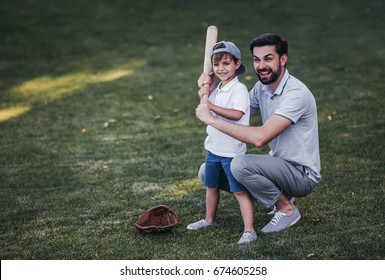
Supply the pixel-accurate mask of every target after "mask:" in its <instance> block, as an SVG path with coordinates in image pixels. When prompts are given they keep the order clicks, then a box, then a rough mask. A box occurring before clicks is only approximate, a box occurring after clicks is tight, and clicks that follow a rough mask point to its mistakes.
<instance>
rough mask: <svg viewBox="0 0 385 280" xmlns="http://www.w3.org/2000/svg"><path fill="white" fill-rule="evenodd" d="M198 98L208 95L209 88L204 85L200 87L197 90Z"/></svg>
mask: <svg viewBox="0 0 385 280" xmlns="http://www.w3.org/2000/svg"><path fill="white" fill-rule="evenodd" d="M198 95H199V98H200V99H202V97H203V96H206V97H208V96H209V89H208V88H206V87H201V88H200V89H199V91H198Z"/></svg>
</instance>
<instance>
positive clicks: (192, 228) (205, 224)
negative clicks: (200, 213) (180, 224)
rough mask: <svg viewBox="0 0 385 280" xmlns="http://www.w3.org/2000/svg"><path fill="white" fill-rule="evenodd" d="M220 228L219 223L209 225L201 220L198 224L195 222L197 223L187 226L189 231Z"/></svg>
mask: <svg viewBox="0 0 385 280" xmlns="http://www.w3.org/2000/svg"><path fill="white" fill-rule="evenodd" d="M217 226H218V223H217V222H215V221H214V222H212V223H207V222H206V220H204V219H203V220H200V221H198V222H195V223H192V224H189V225H188V226H187V229H189V230H197V229H201V228H206V227H217Z"/></svg>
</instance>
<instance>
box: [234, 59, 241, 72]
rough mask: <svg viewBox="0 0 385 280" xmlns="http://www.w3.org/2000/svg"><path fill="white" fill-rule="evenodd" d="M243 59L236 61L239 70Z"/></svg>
mask: <svg viewBox="0 0 385 280" xmlns="http://www.w3.org/2000/svg"><path fill="white" fill-rule="evenodd" d="M241 64H242V61H240V60H238V61H237V63H235V67H236V69H237V70H238V68H239V67H240V66H241Z"/></svg>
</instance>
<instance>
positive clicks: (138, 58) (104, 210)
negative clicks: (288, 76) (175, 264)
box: [0, 0, 385, 259]
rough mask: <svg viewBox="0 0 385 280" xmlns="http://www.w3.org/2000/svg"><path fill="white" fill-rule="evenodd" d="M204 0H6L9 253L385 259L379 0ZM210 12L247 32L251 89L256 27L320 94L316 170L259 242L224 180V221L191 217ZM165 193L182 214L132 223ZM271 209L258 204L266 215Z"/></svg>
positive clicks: (0, 60)
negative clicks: (244, 236)
mask: <svg viewBox="0 0 385 280" xmlns="http://www.w3.org/2000/svg"><path fill="white" fill-rule="evenodd" d="M201 2H202V3H201ZM208 2H210V1H200V0H197V1H191V2H187V3H186V1H177V0H174V1H145V0H143V1H117V0H108V1H107V0H96V1H72V0H66V1H48V0H35V1H20V0H13V1H10V0H4V1H2V3H1V5H0V40H1V44H0V147H1V149H0V209H1V212H0V236H1V238H0V246H1V250H0V257H1V259H384V258H385V245H384V244H385V236H384V232H385V224H384V210H383V205H384V198H385V185H384V178H385V176H384V173H385V168H384V166H385V164H384V163H385V161H384V156H385V153H384V150H385V143H384V139H385V122H384V120H385V110H384V105H385V98H384V94H383V92H384V88H385V80H384V69H385V51H384V42H385V35H384V32H383V30H384V28H385V23H384V21H383V15H382V13H383V11H384V9H385V4H384V2H383V1H380V0H377V1H369V2H368V1H367V2H362V1H358V0H353V1H342V0H341V1H332V0H325V1H316V2H315V1H300V0H293V1H283V0H282V1H247V2H246V1H244V3H243V2H242V4H234V1H226V0H224V1H221V2H220V3H221V5H220V6H219V5H218V2H217V3H216V4H214V3H208ZM207 7H210V9H207ZM211 24H215V25H217V26H218V27H219V39H226V40H231V41H234V42H236V43H237V44H238V46H239V47H240V49H241V51H242V54H243V58H244V63H245V65H246V68H247V72H246V74H245V75H243V76H242V77H241V80H242V81H243V82H244V83H245V84H246V85H247V86H248V87H249V88H251V87H252V86H253V84H254V83H255V81H256V78H255V75H254V74H253V71H252V65H251V56H250V53H249V50H248V43H249V42H250V40H251V39H252V38H253V37H254V36H256V35H258V34H261V33H264V32H268V31H272V32H277V33H279V34H281V35H282V36H284V37H286V38H287V39H288V40H289V55H290V59H289V64H288V69H289V71H290V72H291V73H292V74H293V75H294V76H296V77H297V78H299V79H301V80H302V81H304V82H305V83H306V84H307V85H308V86H309V88H310V89H311V90H312V92H313V94H314V95H315V97H316V100H317V105H318V113H319V132H320V152H321V160H322V175H323V181H322V182H321V183H320V184H319V185H318V186H317V189H316V190H315V191H314V192H313V193H312V194H311V195H309V196H308V197H306V198H304V199H298V200H297V202H298V206H299V208H300V209H301V211H302V214H303V218H302V219H301V221H300V222H299V223H298V225H297V226H295V227H293V228H291V229H289V230H287V231H285V232H282V233H279V234H273V235H262V234H260V235H259V237H260V238H259V240H258V242H256V243H255V244H253V245H251V246H238V245H237V244H236V241H237V240H238V238H239V237H240V234H241V232H242V220H241V217H240V213H239V207H238V205H237V202H236V200H235V199H234V198H233V196H231V195H230V194H227V193H223V195H222V200H221V202H220V208H219V212H218V218H219V221H220V223H221V224H222V227H220V228H218V229H213V230H207V231H201V232H187V231H186V230H185V227H186V225H187V224H188V223H189V222H191V221H194V220H196V219H198V218H201V217H202V216H203V215H204V196H205V192H204V188H203V186H202V184H201V183H200V182H199V181H198V180H197V176H196V173H197V170H198V167H199V165H200V164H201V163H202V162H203V160H204V150H203V141H204V138H205V127H204V125H202V124H201V123H200V122H199V121H197V120H196V118H195V114H194V109H195V107H196V105H197V102H198V99H197V94H196V92H197V85H196V80H197V78H198V76H199V74H200V72H201V71H202V62H203V48H204V38H205V31H206V27H207V26H208V25H211ZM258 122H259V121H258V120H254V121H253V123H258ZM266 151H267V149H266V148H263V149H256V148H253V147H249V152H254V153H264V152H266ZM157 204H167V205H169V206H171V207H172V208H174V209H175V210H176V211H177V213H178V214H179V217H180V221H181V224H180V226H179V227H177V228H175V229H173V230H171V231H170V232H165V233H160V234H147V235H143V234H139V233H138V232H136V230H135V228H134V226H133V224H134V222H135V221H136V219H137V218H138V216H139V215H140V214H141V213H142V212H143V211H144V210H146V209H147V208H149V207H151V206H154V205H157ZM265 213H266V210H265V209H262V208H261V207H260V206H258V205H256V209H255V226H256V228H257V229H258V228H261V227H262V226H263V225H264V224H265V223H267V222H268V220H269V217H268V216H267V215H266V214H265Z"/></svg>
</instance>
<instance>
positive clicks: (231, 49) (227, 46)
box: [210, 41, 246, 75]
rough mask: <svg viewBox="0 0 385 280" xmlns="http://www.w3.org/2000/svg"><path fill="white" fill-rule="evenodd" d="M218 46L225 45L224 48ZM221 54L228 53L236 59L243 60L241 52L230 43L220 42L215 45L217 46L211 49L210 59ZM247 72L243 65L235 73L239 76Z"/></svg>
mask: <svg viewBox="0 0 385 280" xmlns="http://www.w3.org/2000/svg"><path fill="white" fill-rule="evenodd" d="M218 45H223V47H218ZM220 52H226V53H229V54H232V55H233V56H234V57H235V58H236V59H238V60H241V51H240V50H239V49H238V47H237V46H236V45H235V44H234V43H232V42H229V41H227V42H226V41H220V42H218V43H216V44H215V46H214V47H213V48H212V49H211V52H210V57H211V59H212V58H213V55H214V54H216V53H220ZM245 71H246V69H245V66H243V64H241V65H240V66H239V68H238V69H237V71H236V72H235V73H236V74H237V75H240V74H243V73H244V72H245Z"/></svg>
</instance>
